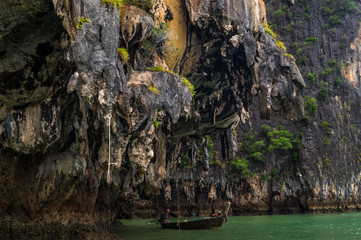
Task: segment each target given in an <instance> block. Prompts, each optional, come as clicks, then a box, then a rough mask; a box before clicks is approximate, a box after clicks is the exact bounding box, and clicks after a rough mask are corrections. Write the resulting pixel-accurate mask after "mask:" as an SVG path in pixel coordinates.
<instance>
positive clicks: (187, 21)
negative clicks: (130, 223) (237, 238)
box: [0, 0, 360, 238]
mask: <svg viewBox="0 0 361 240" xmlns="http://www.w3.org/2000/svg"><path fill="white" fill-rule="evenodd" d="M110 2H111V1H110ZM331 2H332V3H330V4H329V5H327V4H326V3H325V2H324V1H316V0H314V1H312V4H313V5H312V4H311V3H305V2H304V1H296V2H292V1H269V2H268V3H267V16H268V21H269V22H268V24H267V18H266V6H265V3H264V2H263V1H261V0H252V1H243V0H222V1H201V0H198V1H194V0H185V1H163V0H157V1H153V2H151V1H128V2H127V4H125V5H123V6H120V5H117V4H114V5H113V3H107V1H99V0H71V1H68V0H53V1H52V2H51V1H46V0H33V1H26V2H13V1H3V2H2V3H1V10H0V12H1V14H0V16H1V17H0V22H1V24H0V25H1V26H2V27H1V32H0V39H1V44H0V62H1V64H0V66H1V68H0V76H1V78H0V84H1V88H0V144H1V146H2V147H1V149H0V152H1V154H0V170H1V172H2V176H1V177H0V181H1V186H2V187H1V188H0V191H1V195H2V196H4V197H3V198H2V199H1V200H0V201H1V202H0V203H1V204H0V206H1V207H0V213H1V216H2V223H1V224H2V226H4V227H3V228H1V229H4V230H2V231H3V232H2V233H3V236H7V237H8V238H11V237H19V236H20V234H21V233H23V232H27V234H28V235H27V236H31V233H29V231H27V230H25V229H27V226H30V225H31V226H34V225H35V226H38V225H37V224H36V223H39V222H40V223H41V224H43V225H42V226H44V227H43V228H42V227H39V226H38V227H37V228H34V231H43V230H42V229H44V228H46V226H49V225H50V226H55V227H54V228H53V229H54V230H53V231H52V232H51V231H50V232H47V234H48V236H52V234H54V233H56V232H57V231H62V229H63V226H67V229H70V230H69V231H70V232H71V231H72V230H71V229H72V228H73V227H74V226H75V228H76V226H77V225H74V224H81V226H84V228H85V229H87V231H88V230H89V228H91V229H95V228H96V227H95V223H97V225H98V226H109V224H111V223H112V222H113V221H114V219H116V218H124V217H151V216H156V215H157V214H158V211H159V209H160V208H162V207H164V206H166V205H168V206H170V207H174V208H176V207H177V203H178V201H181V202H182V211H183V213H184V214H186V213H191V212H193V211H196V212H197V213H198V214H203V213H204V214H205V213H209V212H210V211H212V208H221V207H222V206H223V205H224V203H225V202H226V201H231V202H232V204H233V205H232V206H233V207H232V209H233V214H245V213H252V214H254V213H287V212H310V211H329V210H346V209H350V208H352V209H357V208H358V206H359V200H358V197H359V191H358V186H359V180H360V169H359V158H360V152H359V148H360V147H359V146H358V145H359V136H360V134H359V132H358V131H359V130H358V125H359V121H358V120H357V119H358V118H359V117H358V116H359V115H360V110H359V106H360V103H359V100H358V96H359V94H360V89H359V79H360V74H359V71H358V68H359V66H360V60H359V57H358V56H360V38H359V34H360V32H359V24H358V19H359V12H358V8H357V5H354V4H351V5H347V6H346V5H342V4H345V3H343V2H345V1H343V2H342V3H341V1H336V0H335V1H331ZM137 3H138V4H137ZM135 5H136V6H138V7H135ZM310 5H312V6H316V7H312V8H310ZM325 6H332V7H333V8H334V11H333V12H332V11H331V12H330V11H328V9H326V8H325ZM337 12H338V13H339V16H340V17H342V18H341V19H338V20H339V21H337V19H336V20H335V17H332V16H333V15H334V13H337ZM341 12H342V13H341ZM164 23H169V25H167V24H164ZM273 25H274V26H273ZM168 26H169V27H168ZM269 26H271V27H272V29H273V30H271V29H270V27H269ZM345 26H348V29H350V30H349V31H345V30H344V29H345ZM276 33H277V34H276ZM310 37H313V38H310ZM281 40H282V41H284V43H283V42H282V41H281ZM284 44H285V45H286V47H287V49H288V51H287V53H286V51H285V49H284V48H283V45H284ZM128 54H129V56H128ZM290 54H292V55H293V56H294V57H293V56H292V55H290ZM310 73H311V74H310ZM181 76H184V77H186V78H187V79H188V80H189V81H190V82H191V83H193V85H194V87H195V91H196V94H195V95H194V96H193V100H192V95H193V92H192V85H191V84H189V83H188V80H187V79H185V78H182V77H181ZM312 76H313V78H312ZM64 237H65V238H66V234H65V233H64ZM79 237H82V235H79Z"/></svg>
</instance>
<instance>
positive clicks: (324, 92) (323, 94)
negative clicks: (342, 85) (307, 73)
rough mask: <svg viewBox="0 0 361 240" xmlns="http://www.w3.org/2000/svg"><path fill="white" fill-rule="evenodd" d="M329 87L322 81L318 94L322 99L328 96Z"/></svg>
mask: <svg viewBox="0 0 361 240" xmlns="http://www.w3.org/2000/svg"><path fill="white" fill-rule="evenodd" d="M327 86H328V83H327V82H324V81H320V87H321V90H320V92H319V93H318V95H319V96H320V98H321V99H325V97H326V95H327V94H328V89H327Z"/></svg>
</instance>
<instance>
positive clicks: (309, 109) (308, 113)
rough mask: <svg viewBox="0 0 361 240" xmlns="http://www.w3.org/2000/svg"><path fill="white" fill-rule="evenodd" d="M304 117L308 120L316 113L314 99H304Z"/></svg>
mask: <svg viewBox="0 0 361 240" xmlns="http://www.w3.org/2000/svg"><path fill="white" fill-rule="evenodd" d="M304 108H305V117H306V119H307V120H310V119H311V117H313V116H315V113H316V112H317V108H318V104H317V100H316V98H313V97H312V98H310V97H305V106H304Z"/></svg>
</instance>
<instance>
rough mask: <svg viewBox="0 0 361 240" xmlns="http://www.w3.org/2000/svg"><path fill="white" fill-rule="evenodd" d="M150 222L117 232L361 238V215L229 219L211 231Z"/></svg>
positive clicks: (125, 235)
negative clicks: (164, 226) (179, 229)
mask: <svg viewBox="0 0 361 240" xmlns="http://www.w3.org/2000/svg"><path fill="white" fill-rule="evenodd" d="M198 219H199V218H198ZM149 221H150V220H149V219H148V220H124V221H123V224H124V226H123V227H121V228H119V229H117V230H116V233H117V234H118V235H119V236H120V237H121V238H122V239H124V240H138V239H139V240H145V239H149V240H151V239H152V240H153V239H154V240H162V239H164V240H165V239H167V240H168V239H169V240H178V239H187V240H188V239H196V240H206V239H207V240H209V239H217V240H228V239H252V240H255V239H277V240H282V239H287V240H291V239H321V240H322V239H328V240H330V239H340V240H353V239H361V213H337V214H296V215H267V216H240V217H232V216H229V217H228V223H227V224H226V223H225V222H224V223H223V226H222V228H218V229H209V230H181V231H178V230H175V229H162V228H161V227H160V225H158V226H157V224H155V223H151V224H148V222H149Z"/></svg>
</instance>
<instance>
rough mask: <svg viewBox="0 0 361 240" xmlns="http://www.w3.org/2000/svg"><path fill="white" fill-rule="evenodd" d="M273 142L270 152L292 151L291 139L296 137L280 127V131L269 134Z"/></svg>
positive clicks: (269, 148)
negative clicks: (278, 150)
mask: <svg viewBox="0 0 361 240" xmlns="http://www.w3.org/2000/svg"><path fill="white" fill-rule="evenodd" d="M267 136H268V138H269V139H270V140H271V144H270V145H269V147H268V150H270V151H272V150H275V149H282V150H289V149H292V148H293V146H292V143H291V139H292V138H293V137H294V136H293V134H292V133H290V132H289V131H287V130H286V129H285V128H284V127H283V126H279V127H278V130H273V131H272V132H269V133H268V134H267Z"/></svg>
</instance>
